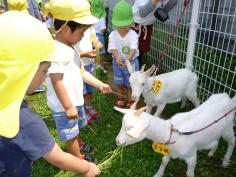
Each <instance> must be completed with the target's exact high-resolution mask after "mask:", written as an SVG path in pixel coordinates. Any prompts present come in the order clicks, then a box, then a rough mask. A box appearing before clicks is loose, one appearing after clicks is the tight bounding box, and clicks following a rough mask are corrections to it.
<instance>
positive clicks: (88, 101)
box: [84, 92, 92, 106]
mask: <svg viewBox="0 0 236 177" xmlns="http://www.w3.org/2000/svg"><path fill="white" fill-rule="evenodd" d="M84 102H85V105H87V106H91V105H92V92H87V93H86V94H85V95H84Z"/></svg>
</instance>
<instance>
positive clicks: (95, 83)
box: [82, 70, 112, 93]
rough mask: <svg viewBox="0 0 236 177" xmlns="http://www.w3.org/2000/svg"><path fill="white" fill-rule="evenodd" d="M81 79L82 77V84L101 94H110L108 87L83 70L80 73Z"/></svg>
mask: <svg viewBox="0 0 236 177" xmlns="http://www.w3.org/2000/svg"><path fill="white" fill-rule="evenodd" d="M82 77H83V81H84V82H86V83H87V84H89V85H92V86H94V87H96V88H97V89H99V90H100V91H101V92H103V93H111V92H112V89H111V87H110V86H109V85H107V84H105V83H103V82H102V81H100V80H98V79H97V78H96V77H94V76H93V75H92V74H90V73H89V72H87V71H85V70H83V71H82Z"/></svg>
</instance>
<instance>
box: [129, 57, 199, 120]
mask: <svg viewBox="0 0 236 177" xmlns="http://www.w3.org/2000/svg"><path fill="white" fill-rule="evenodd" d="M126 64H127V68H128V70H129V73H130V78H129V81H130V85H131V89H132V95H131V97H132V100H134V101H136V100H137V99H138V98H139V97H140V96H141V94H142V95H143V97H144V101H145V103H146V105H147V112H148V113H150V112H151V111H152V108H153V107H154V106H157V111H156V112H155V114H154V115H155V116H159V115H160V114H161V113H162V111H163V110H164V108H165V106H166V104H167V103H175V102H178V101H181V99H182V105H181V108H183V107H184V106H185V102H186V98H187V99H188V100H189V101H191V102H192V103H193V104H194V106H195V107H197V106H198V105H199V104H200V101H199V99H198V97H197V82H198V77H197V75H196V74H195V73H194V72H192V71H191V70H190V69H187V68H186V69H179V70H175V71H172V72H169V73H165V74H161V75H158V76H153V77H150V76H151V75H152V74H153V72H154V71H155V66H154V65H152V67H151V68H149V69H148V70H147V71H145V72H144V67H145V65H143V66H142V68H141V70H140V71H137V72H134V69H133V67H132V66H131V64H130V62H129V61H128V60H127V61H126ZM155 81H157V82H159V85H158V83H157V90H156V91H154V90H153V85H154V82H155Z"/></svg>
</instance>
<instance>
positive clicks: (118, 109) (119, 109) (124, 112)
mask: <svg viewBox="0 0 236 177" xmlns="http://www.w3.org/2000/svg"><path fill="white" fill-rule="evenodd" d="M114 109H115V110H116V111H118V112H121V113H123V114H126V112H127V110H128V109H122V108H118V107H116V106H115V107H114Z"/></svg>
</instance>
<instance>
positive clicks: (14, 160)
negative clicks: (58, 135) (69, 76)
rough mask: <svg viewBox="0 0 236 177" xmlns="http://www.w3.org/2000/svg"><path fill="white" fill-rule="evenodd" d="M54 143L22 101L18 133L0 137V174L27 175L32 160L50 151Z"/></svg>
mask: <svg viewBox="0 0 236 177" xmlns="http://www.w3.org/2000/svg"><path fill="white" fill-rule="evenodd" d="M5 119H7V117H6V118H5ZM6 121H7V120H6ZM54 145H55V140H54V139H53V137H52V136H51V135H50V133H49V131H48V128H47V127H46V125H45V123H44V122H43V120H42V119H41V118H40V117H39V116H38V115H37V114H35V113H34V112H32V111H31V110H30V109H29V108H28V104H27V102H25V101H24V102H23V103H22V105H21V109H20V130H19V132H18V134H17V135H16V137H14V138H5V137H0V176H1V177H29V176H30V174H31V171H32V163H33V161H35V160H37V159H39V158H41V157H42V156H44V155H45V154H46V153H48V152H50V151H51V150H52V149H53V147H54Z"/></svg>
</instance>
